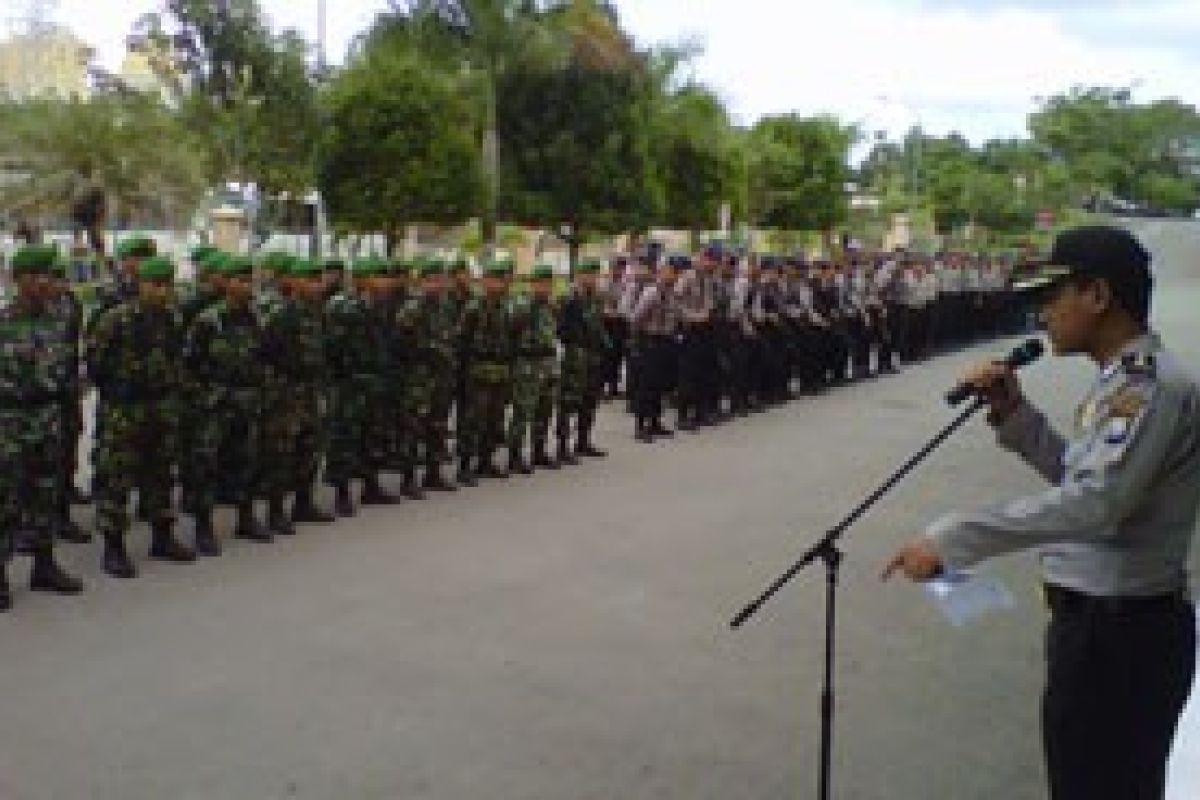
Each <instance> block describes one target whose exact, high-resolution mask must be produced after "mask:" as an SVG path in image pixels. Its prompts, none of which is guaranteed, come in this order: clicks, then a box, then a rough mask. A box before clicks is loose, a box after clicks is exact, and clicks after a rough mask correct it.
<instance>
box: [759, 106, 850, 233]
mask: <svg viewBox="0 0 1200 800" xmlns="http://www.w3.org/2000/svg"><path fill="white" fill-rule="evenodd" d="M856 136H857V131H856V130H855V129H854V128H852V127H847V126H845V125H843V124H842V123H841V122H839V121H838V120H837V119H835V118H833V117H828V116H818V117H809V118H803V117H800V116H797V115H794V114H789V115H784V116H775V117H764V118H763V119H761V120H760V121H759V122H758V124H757V125H755V126H754V128H752V129H751V130H750V132H749V134H748V135H747V137H746V139H745V142H744V146H745V147H746V148H747V153H746V160H747V166H748V170H747V171H748V183H749V198H748V205H749V217H750V220H751V222H752V223H753V224H756V225H760V226H762V227H766V228H782V229H787V230H810V231H811V230H815V231H828V230H832V229H833V228H835V227H836V226H838V225H840V224H842V223H843V222H844V221H845V220H846V218H847V214H848V210H849V204H848V198H847V196H846V190H845V185H846V182H847V181H848V180H849V179H850V170H849V167H848V160H849V152H850V147H851V146H852V145H853V144H854V141H855V138H856Z"/></svg>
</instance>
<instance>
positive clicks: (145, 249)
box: [117, 236, 158, 259]
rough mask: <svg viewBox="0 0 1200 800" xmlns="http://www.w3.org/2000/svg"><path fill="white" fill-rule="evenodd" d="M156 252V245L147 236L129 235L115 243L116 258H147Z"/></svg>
mask: <svg viewBox="0 0 1200 800" xmlns="http://www.w3.org/2000/svg"><path fill="white" fill-rule="evenodd" d="M157 253H158V245H156V244H155V243H154V240H153V239H151V238H150V237H149V236H130V237H129V238H128V239H125V240H124V241H122V242H121V243H120V244H118V245H117V258H120V259H126V258H149V257H150V256H153V255H156V254H157Z"/></svg>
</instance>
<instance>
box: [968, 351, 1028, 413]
mask: <svg viewBox="0 0 1200 800" xmlns="http://www.w3.org/2000/svg"><path fill="white" fill-rule="evenodd" d="M963 382H964V383H969V384H971V385H972V386H974V387H975V388H976V389H978V390H979V396H980V397H981V398H983V401H984V402H985V403H987V406H988V411H989V416H990V417H991V420H992V422H994V423H999V422H1003V421H1004V420H1005V419H1007V418H1008V417H1009V415H1011V414H1012V413H1013V412H1014V411H1016V410H1017V408H1019V407H1020V405H1021V403H1023V402H1025V397H1024V395H1023V394H1022V392H1021V383H1020V381H1019V380H1017V374H1016V372H1015V371H1014V370H1013V368H1012V367H1009V366H1007V365H1005V364H997V363H995V362H993V361H989V362H987V363H985V364H979V365H978V366H976V367H974V368H973V369H971V370H970V371H969V372H968V373H967V374H966V376H965V377H964V378H963Z"/></svg>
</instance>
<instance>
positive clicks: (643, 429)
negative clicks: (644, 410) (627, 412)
mask: <svg viewBox="0 0 1200 800" xmlns="http://www.w3.org/2000/svg"><path fill="white" fill-rule="evenodd" d="M633 438H634V439H637V440H638V441H639V442H642V443H643V444H651V443H652V442H653V441H654V433H653V432H652V431H651V430H650V420H648V419H646V418H645V417H638V418H637V422H636V423H634V430H633Z"/></svg>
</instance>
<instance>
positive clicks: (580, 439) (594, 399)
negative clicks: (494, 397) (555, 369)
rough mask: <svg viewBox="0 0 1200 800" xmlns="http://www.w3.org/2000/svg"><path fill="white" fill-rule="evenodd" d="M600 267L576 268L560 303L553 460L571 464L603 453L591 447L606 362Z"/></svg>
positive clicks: (592, 264)
mask: <svg viewBox="0 0 1200 800" xmlns="http://www.w3.org/2000/svg"><path fill="white" fill-rule="evenodd" d="M600 269H601V265H600V262H599V261H591V260H589V261H584V262H582V263H580V264H579V266H578V267H576V271H575V284H574V286H573V287H572V288H571V292H570V294H568V296H567V298H566V299H565V300H564V301H563V306H562V312H561V314H560V315H559V321H558V337H559V339H560V340H561V341H562V344H563V360H562V384H561V386H560V388H559V395H558V397H559V400H558V422H557V425H556V428H555V432H556V434H557V437H558V460H559V461H560V462H561V463H564V464H574V463H576V461H577V459H576V458H575V456H576V455H580V456H588V457H592V458H602V457H604V456H605V455H607V453H605V452H604V451H603V450H600V449H599V448H598V447H596V446H595V444H594V443H593V442H592V429H593V427H594V425H595V422H596V406H597V405H599V403H600V396H601V394H602V393H603V391H604V375H605V372H604V370H605V359H606V357H607V353H608V351H609V347H610V342H609V340H608V334H607V333H606V332H605V330H604V310H603V306H602V302H601V299H600V296H599V294H598V293H597V292H596V276H597V275H598V274H599V272H600ZM572 420H574V422H575V434H576V436H575V453H574V454H572V452H571V448H570V443H569V440H570V436H571V422H572Z"/></svg>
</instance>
